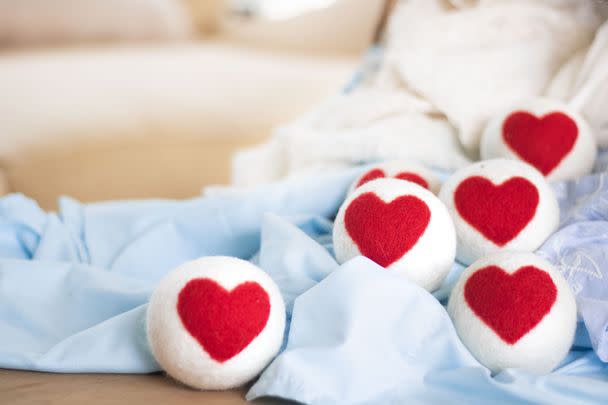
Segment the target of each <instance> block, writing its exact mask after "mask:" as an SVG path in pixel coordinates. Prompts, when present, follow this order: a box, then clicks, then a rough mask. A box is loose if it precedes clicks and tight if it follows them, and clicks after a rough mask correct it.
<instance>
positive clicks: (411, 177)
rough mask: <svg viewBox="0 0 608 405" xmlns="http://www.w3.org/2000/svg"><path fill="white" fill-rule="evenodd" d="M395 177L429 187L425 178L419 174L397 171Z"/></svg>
mask: <svg viewBox="0 0 608 405" xmlns="http://www.w3.org/2000/svg"><path fill="white" fill-rule="evenodd" d="M395 178H397V179H401V180H407V181H411V182H412V183H416V184H418V185H419V186H422V187H424V188H429V183H427V182H426V180H425V179H423V178H422V177H421V176H419V175H417V174H416V173H412V172H401V173H397V175H396V176H395Z"/></svg>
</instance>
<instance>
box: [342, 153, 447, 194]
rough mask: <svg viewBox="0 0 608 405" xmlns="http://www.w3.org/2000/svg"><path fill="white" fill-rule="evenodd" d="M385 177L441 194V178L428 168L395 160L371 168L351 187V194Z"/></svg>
mask: <svg viewBox="0 0 608 405" xmlns="http://www.w3.org/2000/svg"><path fill="white" fill-rule="evenodd" d="M385 177H388V178H395V179H399V180H405V181H411V182H413V183H416V184H418V185H419V186H421V187H424V188H426V189H427V190H430V191H431V192H433V193H435V194H437V193H438V192H439V188H440V187H441V182H440V181H439V178H438V177H437V176H435V174H434V173H433V172H432V171H431V170H429V169H427V168H426V167H424V166H422V165H420V164H418V163H414V162H407V161H399V160H395V161H390V162H384V163H380V164H378V165H375V166H372V167H370V168H369V169H368V170H366V171H365V172H364V173H363V174H361V175H360V176H359V177H357V179H356V180H355V181H354V182H353V184H352V186H351V187H350V191H349V193H352V192H353V191H354V190H355V189H357V188H358V187H361V186H362V185H364V184H365V183H368V182H370V181H372V180H376V179H381V178H385Z"/></svg>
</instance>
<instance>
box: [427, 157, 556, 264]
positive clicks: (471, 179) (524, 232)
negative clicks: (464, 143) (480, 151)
mask: <svg viewBox="0 0 608 405" xmlns="http://www.w3.org/2000/svg"><path fill="white" fill-rule="evenodd" d="M439 198H440V199H441V201H443V202H444V204H445V205H446V206H447V207H448V210H449V212H450V214H451V215H452V219H453V220H454V225H455V226H456V234H457V236H458V249H457V254H456V257H457V259H458V261H460V262H461V263H463V264H466V265H468V264H471V263H472V262H474V261H475V260H477V259H479V258H481V257H484V256H486V255H488V254H491V253H494V252H498V251H501V250H511V251H524V252H532V251H534V250H536V249H537V248H538V247H540V245H541V244H542V243H543V242H544V241H545V240H546V239H547V238H548V237H549V236H550V235H551V234H552V233H553V232H554V231H555V230H556V229H557V226H558V224H559V206H558V203H557V198H556V196H555V194H554V192H553V189H552V188H551V186H550V185H549V183H547V180H546V179H545V178H544V177H543V175H542V174H541V173H540V172H539V171H538V170H536V169H535V168H533V167H532V166H530V165H528V164H526V163H523V162H521V161H518V160H511V159H494V160H486V161H481V162H478V163H475V164H473V165H470V166H467V167H465V168H463V169H461V170H459V171H457V172H456V173H454V174H453V175H452V176H451V177H450V178H448V179H447V180H446V182H445V183H444V184H443V186H442V187H441V191H440V192H439Z"/></svg>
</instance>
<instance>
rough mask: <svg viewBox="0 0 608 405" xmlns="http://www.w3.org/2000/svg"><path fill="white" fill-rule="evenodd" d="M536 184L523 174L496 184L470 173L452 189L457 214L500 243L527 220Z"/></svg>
mask: <svg viewBox="0 0 608 405" xmlns="http://www.w3.org/2000/svg"><path fill="white" fill-rule="evenodd" d="M538 201H539V196H538V190H537V189H536V186H534V184H532V183H531V182H530V181H529V180H527V179H525V178H523V177H512V178H510V179H509V180H507V181H505V182H504V183H502V184H500V185H495V184H493V183H492V182H491V181H490V180H488V179H486V178H484V177H480V176H473V177H469V178H467V179H466V180H464V181H463V182H461V183H460V184H459V185H458V187H457V188H456V191H455V192H454V203H455V205H456V209H457V210H458V213H459V214H460V216H461V217H462V218H463V219H464V220H465V221H467V222H468V223H469V225H471V226H472V227H473V228H475V229H477V230H478V231H479V232H481V234H482V235H484V236H485V237H486V238H488V239H489V240H491V241H492V242H494V243H495V244H496V245H498V246H504V245H505V244H507V243H508V242H509V241H511V240H512V239H513V238H515V237H516V236H517V235H519V233H520V232H521V231H522V230H523V229H524V228H525V227H526V226H527V225H528V223H530V221H531V220H532V218H534V214H535V213H536V208H537V207H538Z"/></svg>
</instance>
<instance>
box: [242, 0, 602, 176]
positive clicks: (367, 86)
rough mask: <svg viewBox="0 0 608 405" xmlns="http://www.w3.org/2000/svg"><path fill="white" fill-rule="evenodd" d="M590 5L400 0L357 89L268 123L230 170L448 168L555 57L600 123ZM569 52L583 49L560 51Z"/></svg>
mask: <svg viewBox="0 0 608 405" xmlns="http://www.w3.org/2000/svg"><path fill="white" fill-rule="evenodd" d="M600 6H601V3H600V2H597V1H595V0H477V1H475V0H468V1H467V0H451V1H449V2H448V1H441V0H403V1H401V2H400V4H399V5H398V7H397V9H396V10H395V12H394V13H393V16H392V17H391V21H390V24H389V28H388V30H387V38H386V47H385V52H384V56H383V58H382V60H381V63H380V68H379V69H377V70H376V71H375V73H374V74H373V75H371V76H370V77H367V80H365V81H364V82H363V83H362V84H361V85H359V86H358V88H357V89H356V90H354V91H352V92H350V93H346V94H342V95H339V96H336V97H335V98H333V99H331V100H329V101H328V102H326V103H324V104H322V105H320V106H319V107H317V108H316V109H315V110H314V111H313V112H312V113H310V114H309V115H308V116H306V117H304V118H302V119H300V120H298V121H297V122H295V123H293V124H291V125H289V126H285V127H282V128H280V129H278V130H277V131H276V132H275V134H274V136H273V138H272V139H271V140H270V141H269V142H268V143H267V144H265V145H262V146H260V147H258V148H255V149H251V150H248V151H244V152H242V153H240V154H238V155H237V156H236V158H235V161H234V178H233V181H234V183H235V185H239V186H244V185H252V184H257V183H262V182H267V181H272V180H276V179H278V178H281V177H284V176H285V175H295V174H298V173H303V172H310V171H311V170H314V171H321V172H326V171H327V170H330V169H331V168H333V167H344V166H350V165H353V164H358V163H361V162H370V161H375V160H386V159H395V158H399V159H411V160H417V161H420V162H422V163H425V164H427V165H429V166H433V167H437V168H441V169H455V168H458V167H460V166H462V165H465V164H467V163H468V159H469V158H471V159H474V158H476V156H477V149H478V146H479V137H480V134H481V130H482V129H483V126H484V125H485V123H486V121H487V119H488V118H489V117H491V116H492V115H493V114H494V113H495V112H497V111H499V110H502V109H504V108H505V107H508V106H509V105H511V104H513V103H515V102H517V101H518V100H521V99H526V98H530V97H536V96H540V95H543V94H545V92H547V91H548V88H549V89H551V88H558V87H559V86H558V84H555V85H553V84H552V83H556V81H555V80H557V77H560V75H558V72H559V71H560V68H561V67H562V66H564V64H566V65H568V64H572V65H573V66H574V68H570V70H568V72H565V73H563V74H561V77H562V78H561V79H560V80H562V81H568V80H571V81H572V80H574V81H576V83H577V84H576V85H573V86H570V87H568V86H566V87H568V89H567V90H564V88H563V85H562V89H561V94H560V96H561V98H566V99H567V100H572V103H573V104H576V105H577V106H579V108H580V109H581V110H583V112H584V113H585V115H586V116H587V117H588V118H589V120H590V121H591V123H592V125H594V127H598V125H597V123H596V122H594V121H597V120H606V118H605V117H604V116H601V113H600V111H599V110H600V109H601V105H604V106H605V105H606V102H604V103H601V102H600V101H601V99H604V100H606V99H607V95H606V92H608V90H606V88H607V87H608V86H603V88H602V86H601V84H602V83H605V81H606V74H605V72H606V70H607V68H606V63H605V61H604V59H605V58H606V57H607V56H606V45H605V42H606V40H605V38H604V37H605V36H606V33H605V31H606V30H601V31H599V32H598V39H597V40H596V42H598V43H600V45H598V44H596V43H594V44H593V45H591V46H590V44H591V43H592V41H593V38H594V35H595V32H596V30H597V29H598V27H599V26H600V24H601V23H602V21H603V17H602V13H601V12H600V11H599V8H600ZM601 38H604V39H603V40H602V39H601ZM576 55H580V56H578V57H579V58H581V61H580V62H577V61H574V62H570V60H571V59H572V58H574V57H576ZM556 75H557V77H556ZM554 79H555V80H554ZM604 115H605V114H604ZM602 125H605V122H604V124H601V123H600V124H599V126H600V127H601V126H602ZM603 131H606V129H605V128H604V129H603ZM601 136H608V135H601ZM601 136H600V137H601ZM607 140H608V139H607Z"/></svg>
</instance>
